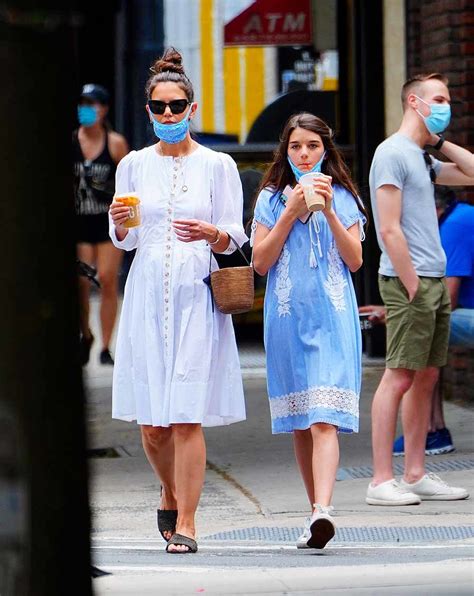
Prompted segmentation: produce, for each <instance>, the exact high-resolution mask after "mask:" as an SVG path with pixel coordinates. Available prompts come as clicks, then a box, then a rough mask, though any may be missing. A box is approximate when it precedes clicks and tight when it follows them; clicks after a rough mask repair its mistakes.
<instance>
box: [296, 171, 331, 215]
mask: <svg viewBox="0 0 474 596" xmlns="http://www.w3.org/2000/svg"><path fill="white" fill-rule="evenodd" d="M318 176H324V174H321V172H311V173H308V174H303V176H301V178H300V179H299V181H298V182H299V183H300V184H301V186H302V187H303V193H304V198H305V201H306V205H307V206H308V210H309V211H321V209H324V208H325V207H326V200H325V199H324V197H323V195H320V194H319V193H318V192H316V190H315V188H314V184H313V183H314V179H315V178H317V177H318Z"/></svg>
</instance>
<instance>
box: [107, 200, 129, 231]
mask: <svg viewBox="0 0 474 596" xmlns="http://www.w3.org/2000/svg"><path fill="white" fill-rule="evenodd" d="M109 211H110V217H111V218H112V221H113V222H114V226H115V227H116V228H119V229H122V230H123V231H128V230H127V228H125V227H124V225H123V224H124V223H125V222H126V221H127V219H128V218H129V217H130V207H127V205H124V204H123V203H119V202H117V201H114V202H113V203H112V204H111V205H110V207H109Z"/></svg>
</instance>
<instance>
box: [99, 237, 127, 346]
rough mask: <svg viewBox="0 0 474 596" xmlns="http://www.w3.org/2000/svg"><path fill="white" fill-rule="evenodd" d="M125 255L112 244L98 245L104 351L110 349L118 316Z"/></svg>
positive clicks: (102, 243)
mask: <svg viewBox="0 0 474 596" xmlns="http://www.w3.org/2000/svg"><path fill="white" fill-rule="evenodd" d="M122 258H123V253H122V251H121V250H119V249H118V248H115V246H114V245H113V244H112V242H101V243H100V244H98V245H97V271H98V278H99V281H100V286H101V301H100V323H101V326H102V349H103V350H105V349H108V348H109V345H110V338H111V337H112V332H113V330H114V324H115V318H116V316H117V295H118V274H119V270H120V265H121V263H122Z"/></svg>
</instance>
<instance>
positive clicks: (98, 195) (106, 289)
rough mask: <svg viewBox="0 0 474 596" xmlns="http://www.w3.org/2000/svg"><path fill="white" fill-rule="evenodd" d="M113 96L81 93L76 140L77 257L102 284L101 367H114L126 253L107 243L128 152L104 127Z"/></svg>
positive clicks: (85, 338) (85, 334)
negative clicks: (112, 206)
mask: <svg viewBox="0 0 474 596" xmlns="http://www.w3.org/2000/svg"><path fill="white" fill-rule="evenodd" d="M108 106H109V94H108V91H107V90H106V89H105V88H104V87H102V86H101V85H95V84H88V85H84V87H83V88H82V92H81V96H80V100H79V105H78V119H79V125H80V126H79V128H78V129H77V130H75V131H74V133H73V137H72V148H73V171H74V201H75V208H76V239H77V243H78V244H77V256H78V258H79V259H80V260H81V261H84V262H85V263H87V264H88V265H91V266H95V267H96V268H97V272H98V277H99V280H100V284H101V303H100V321H101V328H102V348H101V351H100V357H99V360H100V362H101V364H113V359H112V356H111V354H110V350H109V344H110V339H111V336H112V332H113V328H114V324H115V318H116V313H117V295H118V275H119V270H120V265H121V262H122V251H120V250H118V249H117V248H115V247H114V245H113V244H112V242H111V240H110V237H109V217H108V210H109V205H110V204H111V203H112V200H113V196H114V192H115V172H116V169H117V164H118V163H119V161H120V160H121V159H122V157H124V156H125V155H126V154H127V153H128V151H129V149H128V145H127V141H126V140H125V138H124V137H123V136H122V135H120V134H118V133H116V132H114V131H113V130H111V129H110V128H109V126H108V125H107V124H106V121H105V118H106V115H107V112H108ZM79 286H80V305H81V312H80V315H81V317H80V322H81V339H80V342H81V346H80V347H81V362H82V364H87V362H88V361H89V354H90V350H91V347H92V344H93V342H94V336H93V334H92V332H91V329H90V326H89V300H90V296H89V293H90V284H89V282H88V280H86V279H80V280H79Z"/></svg>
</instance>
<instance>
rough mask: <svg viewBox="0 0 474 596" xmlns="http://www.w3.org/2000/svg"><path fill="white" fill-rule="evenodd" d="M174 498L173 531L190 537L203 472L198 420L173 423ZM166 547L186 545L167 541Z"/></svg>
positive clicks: (203, 446)
mask: <svg viewBox="0 0 474 596" xmlns="http://www.w3.org/2000/svg"><path fill="white" fill-rule="evenodd" d="M172 430H173V437H174V448H175V480H176V498H177V502H178V521H177V524H176V533H177V534H183V535H184V536H189V537H190V538H194V537H195V535H196V526H195V521H194V518H195V515H196V510H197V507H198V504H199V499H200V497H201V492H202V486H203V484H204V476H205V473H206V444H205V442H204V434H203V432H202V428H201V425H200V424H174V425H173V426H172ZM168 550H173V551H181V552H182V551H187V550H189V549H188V547H187V546H176V545H170V547H169V549H168Z"/></svg>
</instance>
